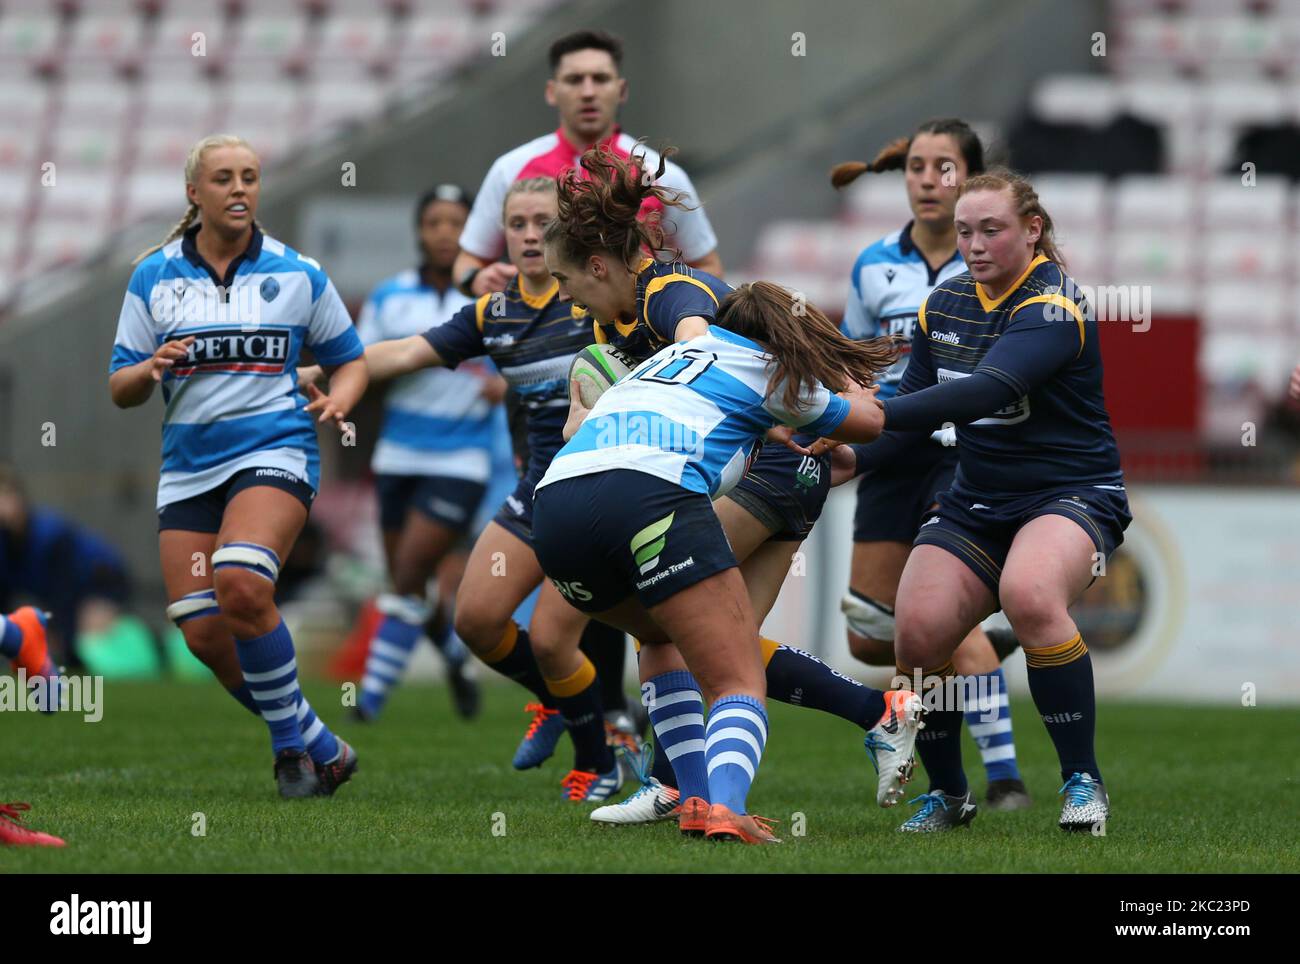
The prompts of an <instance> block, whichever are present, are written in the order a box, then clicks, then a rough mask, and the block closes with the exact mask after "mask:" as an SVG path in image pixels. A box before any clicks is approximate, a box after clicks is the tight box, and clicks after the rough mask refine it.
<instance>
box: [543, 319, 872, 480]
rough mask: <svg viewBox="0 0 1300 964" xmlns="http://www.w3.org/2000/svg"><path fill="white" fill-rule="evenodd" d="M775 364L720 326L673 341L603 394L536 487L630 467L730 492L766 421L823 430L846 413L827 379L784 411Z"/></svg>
mask: <svg viewBox="0 0 1300 964" xmlns="http://www.w3.org/2000/svg"><path fill="white" fill-rule="evenodd" d="M771 364H772V358H771V356H770V355H768V354H767V353H766V352H765V351H764V350H763V348H762V346H761V345H759V344H758V343H757V342H755V341H751V340H750V339H748V338H744V337H742V336H741V335H737V334H735V333H734V332H730V331H727V330H726V329H725V328H720V327H718V326H716V325H710V326H709V330H708V332H707V333H705V334H703V335H699V336H697V337H695V338H691V339H689V340H688V341H683V342H677V343H675V344H672V345H669V346H668V347H667V348H664V349H663V350H661V351H660V352H658V353H657V354H655V355H653V356H652V357H651V358H649V359H647V360H646V361H644V362H642V363H641V364H640V365H638V366H637V367H636V369H634V370H633V371H632V372H630V373H629V374H628V375H627V376H626V377H624V378H622V379H620V380H619V381H618V382H617V383H616V384H615V385H614V386H613V387H611V388H609V389H608V390H607V391H606V392H605V393H604V394H603V395H601V396H600V399H599V400H598V401H597V402H596V405H595V407H594V408H592V410H591V413H590V414H589V415H588V416H587V418H586V420H585V421H584V422H583V423H582V426H581V428H579V429H578V431H577V432H576V433H575V434H574V436H573V438H572V439H570V440H569V442H568V443H567V444H566V445H565V446H564V448H562V449H561V450H560V452H559V454H558V455H556V456H555V459H554V460H553V461H552V462H551V466H550V468H549V469H547V470H546V475H545V476H544V477H543V479H542V481H541V482H539V483H538V488H540V487H542V486H544V485H548V484H550V483H551V482H555V481H557V480H559V479H568V478H573V477H574V476H579V475H592V474H594V473H597V472H605V471H608V470H610V469H631V470H633V471H636V472H644V473H646V474H648V475H653V476H657V477H658V478H661V479H664V480H666V481H668V482H672V483H675V484H677V485H680V486H681V487H682V488H684V489H687V490H688V491H691V492H700V493H703V494H706V495H708V496H710V497H712V498H715V499H716V498H718V497H719V496H721V495H724V494H726V492H727V491H729V490H730V489H731V488H732V487H733V486H735V484H736V483H737V482H739V481H740V479H741V477H742V476H743V475H744V474H745V471H746V469H747V468H748V465H749V463H750V462H751V461H752V459H753V457H754V453H755V452H756V450H757V448H758V445H759V443H760V442H761V440H762V438H763V435H764V434H765V433H766V432H767V430H768V429H769V428H772V427H773V426H774V425H794V426H796V427H799V428H802V429H803V430H804V431H805V432H809V433H813V434H817V435H824V434H826V433H828V432H832V431H834V430H835V428H836V427H837V426H838V425H839V424H840V423H841V422H843V421H844V418H845V416H847V415H848V412H849V403H848V402H846V401H845V400H844V399H842V398H840V397H839V396H837V395H834V394H832V393H831V392H830V391H829V390H828V389H827V388H826V387H825V386H823V385H818V386H817V387H816V389H815V390H814V391H813V392H811V393H810V394H808V395H807V396H806V398H805V399H804V404H802V405H800V406H799V408H798V410H797V411H789V410H787V409H786V408H785V406H784V403H783V401H782V396H783V392H784V389H785V386H784V384H778V385H777V386H775V387H774V389H773V390H772V391H771V392H770V393H769V391H768V379H769V377H770V375H771V372H770V366H771Z"/></svg>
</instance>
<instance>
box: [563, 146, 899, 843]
mask: <svg viewBox="0 0 1300 964" xmlns="http://www.w3.org/2000/svg"><path fill="white" fill-rule="evenodd" d="M671 153H672V152H671V150H670V151H666V152H665V154H664V155H663V156H668V155H670V154H671ZM581 163H582V166H583V168H584V169H585V170H586V171H587V172H588V173H589V174H590V175H591V176H590V177H586V178H583V177H579V176H578V175H577V173H576V172H570V173H569V174H568V175H566V176H565V177H563V178H562V179H561V181H560V216H559V218H557V220H556V221H555V222H554V223H553V224H552V225H551V226H550V227H549V228H548V229H547V235H546V256H547V263H548V264H550V265H551V269H552V274H554V275H555V277H556V278H558V279H559V280H560V282H561V285H562V289H563V290H564V291H565V292H566V293H568V294H569V295H571V296H572V297H573V298H574V299H575V300H576V301H577V302H578V303H579V305H581V306H583V307H584V308H586V309H588V310H589V311H590V313H591V314H592V316H593V318H594V319H595V327H594V332H595V337H596V340H597V341H598V342H612V343H614V344H615V345H616V346H617V347H619V348H621V349H622V350H624V351H625V352H626V353H628V354H629V355H631V356H632V357H633V358H634V359H636V360H638V361H640V360H644V359H645V358H647V357H649V355H651V354H653V353H654V352H655V351H656V350H658V348H659V347H662V346H664V345H667V344H670V343H672V342H674V341H682V340H685V339H688V338H691V337H693V336H694V335H696V334H701V333H703V332H705V331H707V330H708V326H709V324H710V322H711V321H712V320H713V319H714V318H715V317H716V313H717V311H718V306H719V304H720V302H721V301H722V300H723V299H724V298H725V297H726V295H727V294H728V293H729V292H730V291H731V288H730V287H729V286H728V285H727V284H726V283H725V282H723V281H721V280H720V279H718V278H715V277H714V276H712V275H710V274H707V273H705V272H701V271H699V270H697V269H693V268H690V267H688V266H686V265H684V264H682V263H681V262H679V261H676V260H667V261H658V260H655V259H654V258H652V257H650V256H649V254H648V253H647V252H659V251H662V247H663V235H662V232H661V231H660V229H659V225H658V222H657V220H656V218H655V217H654V216H651V217H650V218H647V219H644V220H642V219H641V218H640V217H639V214H640V211H641V210H642V208H643V206H644V205H645V202H646V199H647V198H654V199H655V200H657V201H658V202H659V203H660V204H662V205H664V206H666V207H669V208H672V207H675V206H677V205H679V204H680V200H679V199H677V198H676V197H675V196H674V195H673V194H672V192H669V191H665V190H664V189H662V188H659V187H656V186H655V184H654V181H653V180H647V179H643V178H642V177H641V175H640V173H639V168H641V167H644V160H643V159H642V158H640V157H634V158H633V160H632V161H631V162H628V161H625V160H623V159H622V158H620V157H617V156H614V155H613V154H611V153H610V152H608V151H602V150H592V151H588V152H587V153H586V154H585V155H584V156H583V158H582V161H581ZM661 166H662V161H661ZM786 308H787V310H791V311H794V312H795V316H796V317H799V316H800V315H799V312H800V311H802V312H804V313H806V314H812V313H816V308H814V307H811V306H796V304H795V303H794V302H791V303H789V304H787V305H786ZM818 314H819V313H818ZM876 350H877V351H881V350H882V349H880V348H879V347H877V349H876ZM570 398H571V402H570V404H571V412H570V418H569V422H568V424H567V425H566V427H565V431H566V434H572V432H573V431H576V429H577V427H578V425H579V424H581V422H582V420H583V418H584V417H585V416H586V409H584V408H583V407H582V405H581V402H580V400H579V399H578V397H577V395H576V393H573V392H570ZM751 454H752V453H751ZM830 484H831V465H830V462H829V460H827V459H825V458H808V457H804V456H801V455H797V454H795V453H793V452H792V451H790V450H789V449H787V448H785V447H784V446H782V445H779V444H776V445H770V446H767V447H765V448H763V449H762V450H761V452H759V454H758V455H757V457H756V458H753V459H752V464H751V465H750V466H749V471H748V473H747V474H745V476H744V478H742V479H741V480H740V481H739V483H738V484H737V485H736V486H735V487H734V489H732V490H731V492H730V494H729V495H725V496H723V497H722V498H719V499H718V500H717V501H716V502H715V503H714V507H715V510H716V511H717V513H718V516H719V518H720V519H721V521H722V525H723V528H724V530H725V531H726V533H727V538H728V540H729V541H730V543H731V546H732V548H733V550H734V551H735V553H736V557H737V558H738V559H740V560H742V561H741V571H742V574H743V576H744V579H745V582H746V585H747V587H748V591H749V594H750V599H751V601H752V603H753V605H754V609H755V612H756V613H757V615H758V619H759V622H760V624H761V621H762V618H763V617H765V616H766V615H767V613H768V611H770V609H771V608H772V605H773V603H774V602H775V600H776V597H777V594H778V593H779V591H780V588H781V585H782V583H783V582H784V580H785V577H786V574H787V572H788V571H789V568H790V561H791V557H792V556H793V554H794V553H795V552H797V551H798V549H799V546H800V545H801V543H802V542H803V539H804V538H805V537H806V536H807V534H808V532H809V530H810V529H811V528H812V525H813V523H814V522H815V521H816V519H817V517H818V515H820V513H821V509H822V505H823V503H824V502H825V499H826V493H827V490H828V488H829V486H830ZM760 642H761V645H762V647H763V657H764V662H765V664H766V676H767V687H768V695H770V696H772V697H773V698H774V699H777V700H781V701H784V702H791V703H796V704H798V705H801V706H810V707H813V708H815V709H821V710H824V711H826V712H830V713H834V714H836V715H838V716H841V717H843V718H845V719H847V720H849V721H851V722H853V723H856V724H857V725H859V726H860V727H862V729H863V730H865V731H867V737H866V740H865V743H866V746H867V749H868V752H869V754H870V755H871V759H872V762H873V764H876V765H877V770H878V772H879V781H878V785H877V802H878V803H880V804H881V805H882V806H892V805H893V804H894V803H895V802H897V799H898V796H899V794H900V793H901V785H902V783H905V782H906V780H907V779H908V776H909V775H910V767H911V749H910V736H908V737H907V738H906V739H894V740H887V739H884V738H882V737H881V736H880V735H879V734H878V733H876V727H877V726H878V725H879V724H881V723H883V722H886V718H887V717H888V716H889V709H888V708H887V707H886V705H885V702H884V701H883V698H882V696H881V694H880V692H879V691H878V690H873V689H870V688H869V687H865V686H862V685H861V684H859V683H857V682H856V681H854V680H852V679H848V678H847V677H844V676H842V675H840V674H838V673H835V672H834V671H832V670H831V669H830V667H828V666H826V665H825V664H824V663H822V662H821V661H820V660H818V659H817V658H816V657H814V656H811V655H810V654H808V653H805V652H803V651H802V650H799V649H796V648H794V647H789V646H783V645H781V644H779V643H776V642H774V641H772V640H768V639H762V640H761V641H760ZM654 717H655V713H654V712H653V711H652V712H651V718H652V722H653V720H654ZM881 753H883V754H884V756H883V757H880V756H879V755H878V754H881ZM655 764H656V769H655V778H656V779H655V781H654V782H650V781H648V782H647V783H646V785H645V786H644V787H643V788H642V790H641V791H638V793H637V794H635V795H633V797H630V798H629V799H628V800H626V801H624V803H623V804H620V805H619V806H618V807H605V808H601V809H600V810H598V811H596V812H594V813H593V814H592V819H594V820H600V821H608V822H614V823H637V822H647V821H651V820H655V819H663V818H664V817H665V816H667V815H671V812H672V808H671V806H666V804H671V803H672V802H674V801H675V800H676V799H677V797H676V795H675V794H674V793H673V789H672V781H673V780H674V776H673V767H672V759H671V756H670V755H669V754H666V753H662V752H661V753H657V754H656V755H655ZM698 817H699V815H698V814H697V815H695V816H694V817H693V816H692V815H689V814H681V815H679V824H681V825H682V826H683V828H684V829H687V830H694V829H699V827H698V826H695V824H696V823H698V820H697V818H698Z"/></svg>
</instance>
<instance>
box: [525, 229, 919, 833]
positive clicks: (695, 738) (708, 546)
mask: <svg viewBox="0 0 1300 964" xmlns="http://www.w3.org/2000/svg"><path fill="white" fill-rule="evenodd" d="M548 235H550V232H548ZM550 237H551V239H552V240H554V235H550ZM621 250H622V251H623V252H624V253H626V254H628V255H632V254H634V253H635V252H634V251H631V250H628V249H626V248H624V249H621ZM557 254H558V252H557V250H556V249H554V248H552V247H550V246H549V245H548V248H547V262H548V264H550V265H551V268H552V271H553V272H555V273H557V274H559V275H562V276H566V277H567V276H568V273H569V272H572V271H574V270H575V268H574V266H573V265H572V264H570V263H569V262H566V261H562V260H555V258H556V256H557ZM603 256H608V257H611V258H612V257H613V253H612V252H607V254H606V255H603ZM603 256H602V257H603ZM599 270H601V271H603V270H604V269H603V268H602V269H599ZM575 294H576V292H575ZM587 303H588V304H589V305H599V304H602V302H601V301H600V300H599V299H598V298H591V297H590V296H587ZM796 304H797V302H796V299H795V298H794V296H793V294H792V293H791V292H788V291H785V290H784V289H782V288H779V287H777V286H776V285H772V284H768V283H765V282H757V283H755V284H752V285H745V286H743V287H741V288H740V289H738V290H736V291H733V292H730V293H728V294H727V295H726V296H725V297H724V298H723V299H722V301H721V304H719V305H718V306H717V311H716V314H714V316H713V323H712V324H709V323H705V324H704V325H703V331H701V332H700V333H699V334H697V335H692V336H690V337H688V338H686V339H683V340H679V341H676V342H675V343H673V344H670V345H668V346H667V347H665V348H663V349H662V350H660V351H659V352H658V353H656V354H654V355H653V356H651V357H650V358H649V359H647V360H646V361H644V362H643V363H642V364H641V365H639V366H638V367H637V368H636V369H635V370H634V371H633V372H631V373H630V374H629V375H627V376H626V377H625V378H623V379H622V380H620V381H619V382H618V383H617V384H616V385H614V386H613V387H612V388H610V389H609V390H608V391H606V392H605V393H604V394H603V395H602V396H601V397H600V399H599V401H597V403H596V405H595V407H594V408H593V409H592V410H591V411H590V413H589V414H588V416H587V417H586V418H585V419H584V420H583V422H582V423H581V425H580V426H579V427H578V429H577V431H576V433H575V434H574V435H573V437H572V438H571V439H570V440H569V441H568V443H567V444H566V445H565V447H564V448H563V449H561V450H560V452H559V454H558V455H557V456H556V457H555V459H554V461H553V462H552V463H551V467H550V468H549V469H548V470H547V473H546V475H545V476H544V477H543V478H542V481H541V482H539V483H538V486H537V495H536V499H535V502H534V518H535V522H534V525H535V528H534V538H535V546H536V550H537V558H538V561H539V562H540V563H541V566H542V569H543V571H544V572H545V573H546V575H547V576H548V577H549V578H550V579H551V581H552V582H553V583H554V584H555V585H556V587H557V588H559V589H560V591H561V592H562V593H564V595H565V596H566V598H568V600H569V602H570V603H571V604H572V605H574V606H576V607H578V608H579V609H581V610H582V611H583V612H585V613H589V614H591V615H592V616H593V617H594V618H596V619H599V620H600V621H602V622H605V623H607V624H609V625H612V626H617V627H619V628H621V629H623V630H625V631H627V632H629V633H632V634H633V635H634V636H636V637H637V638H638V639H639V640H640V642H641V651H640V664H641V679H642V681H643V687H642V692H643V694H645V696H646V703H647V707H648V709H649V710H650V718H651V721H652V723H653V724H654V727H655V735H656V738H657V742H658V753H659V754H662V755H664V756H666V757H667V758H668V760H669V761H670V762H671V764H672V767H673V769H674V771H675V772H676V777H677V780H678V786H679V791H680V795H681V798H682V803H681V813H680V816H679V821H678V822H679V826H680V828H681V830H682V831H683V832H684V833H688V834H702V835H703V836H706V837H709V838H714V839H736V840H741V841H743V842H745V843H750V844H763V843H775V842H777V838H776V837H775V836H774V835H773V833H772V832H771V827H770V826H768V823H767V821H765V820H763V818H760V817H755V816H753V815H751V814H749V813H748V812H747V809H746V798H747V796H748V792H749V788H750V785H751V783H752V782H753V780H754V777H755V775H756V772H757V770H758V766H759V763H760V760H761V758H762V754H763V747H764V745H765V743H766V741H767V734H768V721H767V712H766V703H765V698H766V696H767V692H768V688H767V682H766V679H765V676H766V671H765V667H764V664H763V657H762V649H761V648H760V644H759V636H758V625H759V617H758V614H757V613H756V612H755V609H754V606H753V604H752V603H751V601H750V592H749V590H748V589H747V587H746V581H745V578H744V577H743V576H742V575H741V572H740V569H739V565H738V562H737V558H736V555H735V554H734V552H733V548H732V545H731V543H730V542H729V540H728V538H727V534H726V532H725V531H724V529H723V526H722V523H721V521H720V520H719V518H718V514H717V513H716V512H715V511H714V509H713V505H712V504H711V500H712V499H717V498H720V497H722V496H725V495H726V494H727V492H728V491H730V490H732V489H733V488H734V487H735V485H736V483H737V482H739V481H740V479H741V477H742V475H743V474H744V472H745V469H746V466H747V465H748V464H749V461H750V459H751V458H752V455H753V451H754V449H755V447H756V446H757V445H758V444H759V443H760V442H761V441H762V439H763V437H764V435H765V434H766V433H767V432H768V430H770V429H772V428H774V427H776V426H780V425H788V426H793V427H797V428H800V429H801V430H802V431H803V432H806V433H812V434H813V435H816V434H822V435H830V436H831V437H834V438H838V439H844V440H848V439H857V440H860V441H869V440H871V439H873V438H875V437H876V435H877V434H878V424H879V404H878V403H877V402H876V400H875V398H874V397H873V396H872V395H871V394H870V392H868V391H866V390H864V389H863V388H862V387H861V386H862V385H863V384H870V383H871V382H872V381H873V380H874V377H875V374H876V372H877V371H879V370H880V369H881V368H883V367H884V366H885V365H887V364H888V363H889V361H890V360H891V359H892V349H891V347H890V346H889V345H888V344H887V343H879V344H862V343H854V342H851V341H849V340H848V339H846V338H844V336H843V335H841V334H840V333H839V332H838V331H837V330H836V328H835V326H834V325H833V324H832V323H831V322H830V321H829V320H828V319H827V318H826V316H825V315H823V314H822V313H821V312H820V311H817V310H816V309H815V308H810V309H806V310H805V311H803V312H802V313H797V312H796V311H795V310H793V309H794V306H795V305H796ZM836 393H839V394H836ZM861 689H863V690H864V691H866V688H865V687H862V688H861ZM866 692H869V693H871V694H872V695H873V698H874V701H875V704H876V709H877V712H878V720H879V723H880V724H887V723H893V724H899V725H895V726H893V727H892V729H893V730H894V736H893V738H892V743H891V745H890V747H889V748H888V749H889V750H890V751H897V752H898V753H900V754H901V755H902V758H903V759H910V756H911V749H912V743H913V741H914V740H915V736H916V723H917V715H918V713H919V709H920V702H919V699H918V698H917V697H916V696H915V694H911V693H908V692H906V691H904V690H895V691H892V692H891V693H889V694H884V693H880V692H879V691H866ZM706 706H707V707H708V720H707V723H705V708H706ZM888 762H889V764H890V766H891V767H892V766H896V765H897V764H898V762H899V761H897V760H894V759H890V760H889V761H888ZM885 769H886V768H885V767H884V766H882V783H885V782H887V781H886V780H885V777H884V771H885ZM903 779H905V777H904V778H903ZM899 782H900V781H899V777H898V774H897V773H895V775H894V777H893V778H892V782H890V788H891V789H897V788H898V786H899Z"/></svg>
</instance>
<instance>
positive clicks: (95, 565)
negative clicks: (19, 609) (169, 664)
mask: <svg viewBox="0 0 1300 964" xmlns="http://www.w3.org/2000/svg"><path fill="white" fill-rule="evenodd" d="M130 595H131V579H130V575H129V573H128V571H127V567H126V561H125V560H124V559H123V558H122V555H121V553H120V552H118V551H117V549H116V548H114V547H113V546H112V545H111V544H110V543H109V542H108V541H107V540H105V539H103V538H102V537H100V536H98V535H96V534H95V533H93V532H90V531H89V530H88V529H86V528H85V527H83V526H81V525H79V524H78V523H76V522H74V521H73V520H71V519H69V518H67V517H66V516H65V515H64V514H62V513H60V512H55V511H54V510H52V509H48V508H45V507H43V506H39V505H32V504H31V502H30V501H29V500H28V498H27V493H26V489H25V487H24V485H23V483H22V480H21V479H20V478H19V477H18V475H17V473H15V472H14V471H13V470H11V469H9V468H7V467H5V466H0V610H3V609H8V608H10V607H11V606H13V605H14V604H15V603H17V602H20V601H30V602H32V603H35V604H36V605H37V606H39V607H40V608H41V609H43V610H46V611H48V612H49V613H50V620H49V626H48V628H47V632H48V638H49V648H50V658H51V660H52V661H53V662H54V663H55V664H57V665H68V666H80V665H82V664H83V662H86V663H88V664H89V667H90V668H91V669H92V671H95V672H98V671H99V670H100V669H101V668H102V667H101V666H100V665H98V663H97V659H98V661H99V662H105V661H106V662H108V663H110V664H113V665H120V664H122V663H124V662H139V661H140V660H145V661H148V662H150V663H151V664H152V665H154V666H155V667H156V664H157V651H156V647H155V646H154V644H153V641H152V637H151V636H150V634H149V633H148V631H147V630H145V629H144V627H143V626H142V625H141V624H140V621H139V620H138V619H135V618H134V617H130V616H127V615H125V614H124V613H123V607H125V606H126V605H127V603H128V602H129V600H130ZM79 642H82V643H84V642H93V643H95V644H96V646H97V648H96V652H93V653H86V654H84V657H83V654H81V653H79V652H78V645H79ZM141 645H143V647H144V652H141V651H140V648H141ZM105 647H107V649H112V650H113V652H112V653H109V652H107V651H106V649H105ZM29 672H30V671H29Z"/></svg>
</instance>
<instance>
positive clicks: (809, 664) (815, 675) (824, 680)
mask: <svg viewBox="0 0 1300 964" xmlns="http://www.w3.org/2000/svg"><path fill="white" fill-rule="evenodd" d="M758 642H759V645H760V646H761V647H762V649H763V662H764V664H765V665H766V666H767V695H768V696H769V697H770V698H771V699H774V700H777V701H779V702H781V703H789V704H790V705H791V706H807V707H809V708H811V709H814V710H821V711H822V712H824V713H830V714H832V715H834V716H838V717H841V718H843V719H846V720H848V721H849V722H850V723H856V724H857V725H858V726H860V727H862V728H863V729H864V730H869V729H871V728H872V727H873V726H875V725H876V723H877V721H879V719H880V718H881V717H882V716H883V715H884V713H885V694H884V693H882V692H881V691H880V690H876V689H872V688H871V687H870V686H863V685H862V684H861V683H859V682H858V681H857V680H855V679H850V678H849V677H847V676H841V675H840V674H839V673H837V672H835V671H834V670H833V669H831V668H830V667H829V666H827V665H826V664H825V663H823V662H822V661H821V660H820V659H818V658H817V657H816V656H814V655H813V654H812V653H805V652H804V651H803V650H802V649H795V648H794V647H792V646H785V645H783V644H781V643H778V642H776V641H775V640H772V639H767V638H766V637H760V639H759V641H758Z"/></svg>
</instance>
